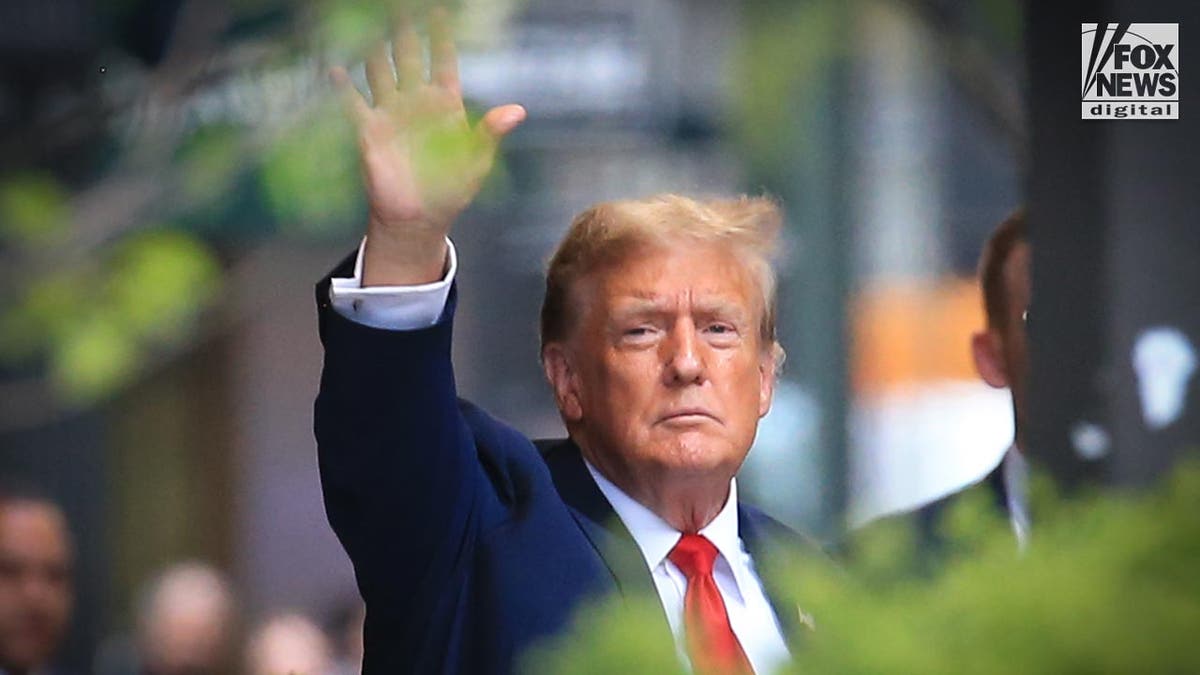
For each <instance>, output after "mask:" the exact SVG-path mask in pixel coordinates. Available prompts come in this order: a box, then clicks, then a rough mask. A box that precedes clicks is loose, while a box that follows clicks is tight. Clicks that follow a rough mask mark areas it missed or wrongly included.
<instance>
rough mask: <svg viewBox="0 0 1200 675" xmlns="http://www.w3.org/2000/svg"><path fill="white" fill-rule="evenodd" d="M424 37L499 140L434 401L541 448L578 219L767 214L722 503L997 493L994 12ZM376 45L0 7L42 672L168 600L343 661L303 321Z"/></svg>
mask: <svg viewBox="0 0 1200 675" xmlns="http://www.w3.org/2000/svg"><path fill="white" fill-rule="evenodd" d="M456 9H457V18H456V20H457V23H458V35H459V38H460V44H459V51H460V55H461V70H462V80H463V89H464V92H465V94H466V96H467V98H468V99H469V104H471V105H473V106H476V107H477V108H478V109H486V108H487V107H488V106H490V105H496V104H500V103H507V102H519V103H522V104H524V105H525V106H526V108H527V109H528V110H529V113H530V118H529V120H528V122H527V123H526V124H524V125H523V126H522V127H521V128H520V129H519V130H518V131H517V132H516V133H515V134H514V135H513V136H511V137H510V139H509V140H508V141H507V142H506V146H505V148H504V151H503V160H502V166H500V167H499V169H498V170H497V172H496V174H495V175H494V176H493V178H492V180H491V181H490V183H489V184H488V185H487V187H486V188H485V191H484V194H483V195H482V197H481V198H480V200H479V201H478V203H477V204H476V205H475V206H474V207H472V209H471V210H470V211H469V212H468V213H467V214H466V215H465V217H464V218H463V221H462V222H461V223H460V224H459V225H458V226H457V227H456V230H455V242H456V244H457V246H458V250H459V256H460V261H461V263H460V264H461V267H460V276H459V284H460V289H461V307H462V309H461V311H460V314H459V317H460V318H459V320H458V322H457V326H456V332H457V336H456V338H457V342H456V345H455V349H456V353H455V356H456V359H457V361H456V363H457V373H458V377H459V379H460V381H459V388H460V392H462V393H463V395H465V396H466V397H468V398H471V399H473V400H474V401H476V402H477V403H480V404H481V405H483V406H484V407H485V408H488V409H489V410H491V411H492V412H493V413H495V414H496V415H498V416H500V417H503V418H505V419H507V420H509V421H511V422H512V423H513V424H514V425H515V426H516V427H518V428H519V429H521V430H523V431H524V432H526V433H527V434H529V435H531V436H534V437H543V436H556V435H561V433H562V431H561V427H560V425H559V423H558V419H557V414H556V412H555V410H554V408H553V404H552V400H551V398H550V396H549V395H548V392H547V390H546V387H545V385H544V383H543V380H542V376H541V371H540V367H539V365H538V362H537V348H536V345H537V338H536V325H537V322H536V316H537V309H538V306H539V304H540V299H541V289H542V279H541V272H542V269H543V264H544V261H545V260H546V259H547V257H548V255H549V253H550V251H551V249H552V247H553V246H554V244H555V243H556V241H557V239H558V238H559V237H560V236H561V234H562V233H563V232H564V230H565V228H566V226H567V224H568V223H569V222H570V219H571V217H572V215H573V214H575V213H576V212H578V211H580V210H581V209H583V208H584V207H586V206H588V205H589V204H592V203H594V202H596V201H601V200H605V199H610V198H617V197H627V196H638V195H648V194H652V193H655V192H660V191H674V192H684V193H689V194H701V195H703V194H728V193H736V192H751V193H760V192H766V193H769V194H773V195H776V196H778V197H780V198H781V200H782V201H783V204H784V206H785V210H786V213H787V224H786V230H785V247H784V248H785V251H784V254H783V256H782V258H781V260H780V261H779V272H780V275H781V299H782V306H781V320H782V326H781V334H782V340H783V343H784V346H785V347H786V349H787V351H788V354H789V356H788V361H787V367H786V371H785V373H784V376H783V381H782V384H781V386H780V388H779V391H778V394H777V397H776V401H775V405H774V409H773V411H772V413H771V414H770V416H769V417H768V418H767V419H766V421H765V422H764V424H763V425H762V427H761V429H760V434H759V439H758V441H757V443H756V448H755V450H754V451H753V452H752V453H751V460H750V463H749V465H748V466H747V468H746V470H745V472H744V474H743V478H742V485H743V488H742V489H743V490H744V491H745V493H746V494H748V495H750V496H749V497H748V499H751V500H752V501H755V502H756V503H758V504H760V505H762V506H764V507H765V508H766V509H767V510H768V511H769V512H771V513H773V514H775V515H777V516H778V517H780V518H781V519H783V520H785V521H786V522H788V523H790V524H792V525H794V526H797V527H800V528H803V529H805V530H808V531H811V532H815V533H817V534H818V535H820V536H823V537H827V538H833V537H836V536H837V535H838V534H839V533H840V532H842V531H843V530H844V529H845V528H846V526H847V523H852V522H861V521H863V520H867V519H869V518H871V517H873V516H876V515H879V514H882V513H887V512H890V511H894V510H900V509H905V508H911V507H913V506H916V505H918V504H920V503H922V502H925V501H929V500H930V499H933V498H936V497H939V496H941V495H944V494H947V493H949V492H952V491H954V490H956V489H958V488H959V487H961V486H963V485H965V484H967V483H969V482H972V481H974V480H977V479H978V478H980V477H981V476H983V475H985V474H986V473H988V472H989V471H990V470H991V469H992V468H993V467H994V466H995V464H996V462H998V461H999V458H1000V456H1001V454H1002V453H1003V452H1004V450H1005V449H1006V448H1007V446H1008V444H1009V443H1010V441H1011V439H1012V422H1011V409H1010V403H1009V399H1008V396H1007V393H1006V392H1004V391H998V390H992V389H988V388H987V387H986V386H985V385H984V384H982V383H981V382H979V380H978V377H977V376H976V374H975V372H974V370H973V366H972V365H971V361H970V355H969V335H970V333H971V332H972V331H973V330H976V329H978V328H980V327H981V326H982V325H983V311H982V305H981V301H980V299H979V294H978V287H977V284H976V282H975V280H974V268H975V264H976V261H977V259H978V256H979V251H980V247H981V246H982V243H983V241H984V239H985V238H986V236H987V234H988V233H989V232H990V231H991V229H992V228H993V227H994V226H995V225H996V224H997V223H998V222H999V221H1000V220H1002V219H1003V217H1004V216H1005V215H1007V214H1008V213H1009V212H1011V211H1012V210H1013V209H1014V208H1016V207H1017V206H1018V205H1020V204H1021V203H1022V201H1023V194H1024V193H1025V190H1024V187H1025V180H1026V177H1027V175H1028V173H1029V171H1030V169H1031V166H1030V153H1029V151H1028V149H1029V146H1030V143H1029V140H1028V134H1027V128H1028V126H1029V125H1028V123H1027V121H1026V114H1027V109H1026V106H1025V95H1024V92H1025V91H1026V88H1027V83H1026V82H1025V81H1024V79H1023V78H1024V77H1025V76H1024V73H1025V72H1026V68H1025V53H1024V51H1023V46H1022V45H1023V34H1024V32H1025V30H1024V26H1025V25H1026V24H1025V15H1024V13H1025V10H1024V8H1023V3H1020V2H1017V1H1016V0H969V1H967V2H947V1H944V0H854V1H852V2H841V1H835V0H809V1H804V2H785V1H782V0H780V1H777V2H742V3H730V2H725V1H722V0H586V1H584V0H529V1H519V0H467V1H464V2H462V3H459V4H458V5H457V6H456ZM389 10H390V8H389V7H388V6H387V5H386V3H383V2H366V1H362V0H311V1H309V2H284V1H282V0H219V1H214V0H205V1H203V2H201V1H198V0H7V1H6V2H5V3H3V5H0V129H2V132H0V256H2V257H3V264H2V265H0V275H3V278H4V283H3V284H0V303H2V304H0V473H3V474H5V475H11V476H19V477H22V478H23V479H25V480H27V481H30V482H36V483H38V484H40V485H42V486H44V487H45V489H46V490H47V491H49V492H50V493H51V494H52V495H53V496H54V497H55V498H56V499H57V500H58V501H59V502H60V503H61V504H62V505H63V507H64V509H65V511H66V514H67V517H68V521H69V523H70V528H71V531H72V533H73V535H74V540H75V548H76V553H77V561H76V568H77V569H76V581H77V607H76V611H75V612H74V619H73V623H72V627H71V630H70V634H69V641H68V643H67V645H66V647H65V648H64V650H63V651H62V659H61V660H62V662H63V663H64V664H65V665H67V666H68V667H69V669H70V670H71V671H73V672H93V671H97V672H99V671H104V672H115V671H112V670H111V669H112V668H115V667H116V666H113V665H112V664H114V663H115V664H121V663H125V662H127V661H128V660H129V657H128V654H127V652H130V651H136V644H137V642H138V637H137V634H138V630H139V628H138V622H139V617H142V616H144V615H145V614H146V612H149V611H150V610H149V609H148V608H149V607H150V606H151V605H153V602H152V598H154V597H157V596H156V593H157V592H158V591H161V589H162V588H163V587H169V586H170V584H167V583H165V582H164V581H163V580H164V579H165V578H167V577H168V576H169V575H170V573H171V572H179V571H180V570H179V569H178V568H175V567H173V566H176V565H179V564H181V563H182V564H183V570H182V571H183V573H184V577H185V582H186V583H185V584H184V585H185V586H186V585H187V584H192V586H188V587H189V588H202V589H208V591H205V592H200V595H203V596H205V597H210V598H223V597H227V598H228V607H225V605H224V604H222V603H223V602H225V601H218V600H213V603H215V604H213V607H216V608H217V609H214V610H213V611H215V612H217V615H218V616H223V617H226V618H225V619H222V621H223V622H225V623H227V624H228V623H230V622H233V621H234V619H232V618H229V617H232V616H237V617H239V618H238V619H237V620H236V621H237V622H238V625H241V626H246V627H249V626H256V625H262V624H263V623H264V622H267V623H270V626H269V627H270V628H271V629H272V630H274V631H275V632H271V630H266V631H263V632H264V634H267V635H276V634H285V637H284V638H280V639H282V640H284V641H285V643H286V640H288V639H294V640H305V639H308V638H303V637H296V636H297V635H301V636H304V635H308V636H309V637H310V638H311V640H312V641H319V640H325V641H326V644H325V645H324V646H323V647H321V648H320V649H318V650H317V651H318V652H320V653H321V654H324V656H321V655H320V654H318V656H319V657H320V658H324V659H326V661H320V663H326V662H328V663H330V664H332V663H333V662H334V661H336V660H337V658H338V656H339V655H343V656H344V655H345V654H346V653H347V652H348V650H352V647H345V646H343V640H342V635H344V634H345V633H346V631H347V629H346V628H345V626H350V629H349V631H350V633H352V632H353V626H354V620H355V619H354V616H355V615H356V613H357V610H356V609H355V604H354V603H355V598H356V592H355V588H354V582H353V578H352V574H351V570H350V567H349V563H348V561H347V559H346V557H345V555H344V554H343V552H342V551H341V549H340V547H339V546H338V544H337V542H336V540H335V539H334V537H333V535H332V532H331V531H330V529H329V527H328V525H327V524H326V522H325V517H324V511H323V507H322V504H321V500H320V494H319V485H318V477H317V473H316V463H315V444H314V441H313V437H312V431H311V428H312V427H311V421H312V417H311V410H312V401H313V397H314V395H315V392H316V387H317V378H318V375H319V372H320V366H321V351H320V347H319V344H318V341H317V336H316V325H315V321H314V318H315V312H314V307H313V298H312V285H313V284H314V283H315V282H316V281H317V280H318V279H319V278H320V277H321V276H322V275H324V274H325V273H326V272H327V271H328V270H329V269H330V268H331V267H332V265H333V264H335V263H336V262H337V261H338V260H340V259H341V258H342V257H343V256H344V255H346V254H348V253H349V252H351V251H352V250H353V248H354V247H355V246H356V245H357V242H358V238H359V236H360V235H361V232H362V229H363V226H364V212H363V203H362V195H361V191H360V189H359V186H358V174H357V159H356V155H355V149H354V145H353V139H352V137H350V136H349V135H348V133H347V127H346V125H345V123H344V122H343V120H341V118H340V115H339V112H338V110H337V109H336V106H334V105H332V104H333V103H334V101H332V97H331V91H330V88H329V86H328V84H327V82H326V80H325V76H324V73H325V71H326V70H327V68H328V67H329V66H330V65H333V64H357V65H356V66H355V67H354V68H353V69H352V71H353V72H354V73H355V75H356V77H358V78H359V79H360V83H361V78H362V68H361V60H360V58H359V54H361V53H362V49H363V47H364V45H366V44H368V43H369V42H371V41H373V40H376V39H379V38H382V37H383V32H382V28H381V27H382V26H385V25H387V20H386V18H387V15H388V12H389ZM418 11H419V8H418ZM1075 20H1076V21H1077V19H1075ZM1077 29H1078V26H1077V25H1076V26H1075V27H1074V28H1071V31H1070V32H1068V33H1065V34H1064V36H1065V37H1064V40H1066V41H1067V42H1068V43H1069V45H1070V48H1071V49H1074V44H1075V43H1074V42H1073V40H1074V39H1075V38H1074V35H1075V33H1074V31H1075V30H1077ZM1064 49H1065V48H1064ZM1068 53H1078V52H1068ZM1071 58H1074V57H1071ZM1072 67H1073V66H1072ZM1075 120H1076V122H1075V123H1076V124H1077V123H1078V119H1077V118H1075ZM196 560H199V561H205V562H206V563H207V565H209V566H211V567H208V566H205V565H200V564H199V563H190V562H187V561H196ZM164 570H167V572H164ZM205 570H207V571H205ZM213 570H215V572H213ZM209 572H213V575H212V576H211V577H206V576H205V575H206V574H209ZM189 574H190V575H191V576H188V575H189ZM197 575H199V576H197ZM204 579H208V580H207V581H204ZM189 580H190V581H189ZM180 583H184V582H180ZM221 589H224V590H221ZM222 608H224V609H222ZM220 611H227V612H228V614H224V615H223V614H220ZM306 617H307V618H306ZM305 621H307V622H308V623H307V624H306V626H307V627H304V626H299V627H298V622H299V623H304V622H305ZM280 626H282V628H281V627H280ZM289 631H290V632H289ZM305 631H308V632H305ZM314 631H316V632H323V633H324V635H325V637H323V638H317V637H313V635H315V633H314ZM239 634H243V633H239ZM289 636H290V637H289ZM263 639H264V640H266V638H263ZM352 641H353V640H351V642H352ZM246 642H249V643H254V644H258V645H259V647H260V648H259V649H258V653H267V652H269V651H270V650H269V649H268V648H267V647H262V646H261V643H257V642H255V639H253V638H247V640H246ZM254 644H248V645H245V646H246V648H247V649H249V650H251V651H254ZM322 650H324V651H322ZM293 653H294V650H293ZM98 654H99V656H97V655H98ZM318 656H314V657H313V658H318ZM248 658H249V657H248ZM262 658H267V657H265V656H264V657H262ZM324 667H325V666H320V668H322V669H323V668H324ZM329 667H330V668H332V667H334V666H332V665H330V666H329ZM313 668H317V666H313ZM106 669H110V670H107V671H106Z"/></svg>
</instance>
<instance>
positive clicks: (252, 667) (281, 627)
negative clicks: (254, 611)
mask: <svg viewBox="0 0 1200 675" xmlns="http://www.w3.org/2000/svg"><path fill="white" fill-rule="evenodd" d="M332 672H333V660H332V652H331V649H330V645H329V638H328V637H327V636H326V635H325V633H323V632H322V631H321V629H320V627H318V626H317V624H316V623H314V622H313V621H312V620H311V619H309V618H308V617H306V616H304V615H303V614H296V613H288V614H281V615H279V616H275V617H272V618H270V619H268V620H267V621H265V622H263V624H262V625H260V626H259V627H258V628H256V629H255V630H254V631H253V632H251V634H250V638H249V640H247V642H246V673H247V675H292V674H295V675H329V674H330V673H332Z"/></svg>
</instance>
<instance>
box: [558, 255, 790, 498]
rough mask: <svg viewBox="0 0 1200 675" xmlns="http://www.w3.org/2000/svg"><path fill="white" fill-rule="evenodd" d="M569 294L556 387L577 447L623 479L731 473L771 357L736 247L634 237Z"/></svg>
mask: <svg viewBox="0 0 1200 675" xmlns="http://www.w3.org/2000/svg"><path fill="white" fill-rule="evenodd" d="M576 297H577V298H578V299H579V301H580V303H581V307H580V320H579V322H578V324H577V325H576V326H575V328H574V331H573V333H572V336H571V337H570V339H569V340H568V344H567V351H568V353H569V354H570V356H569V357H568V358H569V360H570V361H571V362H572V367H571V372H570V374H569V376H567V377H566V378H565V379H566V381H565V385H563V386H559V385H558V384H556V393H557V394H558V398H559V404H560V407H562V410H563V414H564V417H565V418H566V420H567V424H568V428H569V429H570V430H571V435H572V437H573V438H575V440H576V441H577V442H579V444H580V445H581V447H583V449H584V452H585V454H586V455H587V457H588V459H589V460H590V461H592V462H593V463H595V464H596V465H597V466H598V467H599V468H600V469H601V471H603V472H604V473H605V474H606V475H608V476H609V477H610V478H611V479H613V480H614V482H617V483H618V484H619V485H622V487H625V488H626V489H629V488H631V487H634V488H635V489H636V488H644V487H645V486H648V485H649V486H653V485H654V484H655V482H656V481H662V480H671V479H680V478H683V479H687V478H688V477H689V476H695V477H698V478H712V477H714V476H716V477H722V478H728V477H732V476H733V475H734V474H735V473H736V472H737V470H738V468H739V467H740V466H741V464H742V461H743V460H744V459H745V457H746V453H747V452H748V451H749V449H750V445H751V443H752V442H753V440H754V434H755V431H756V429H757V426H758V419H759V418H760V417H761V416H763V415H765V414H766V413H767V410H768V409H769V407H770V403H771V393H772V388H773V386H774V368H775V364H774V360H773V358H772V355H771V354H772V352H771V350H770V347H769V346H768V345H764V344H763V341H762V340H761V338H760V334H759V318H760V316H761V314H762V312H763V307H762V299H761V293H760V291H759V290H758V287H757V286H756V285H755V283H754V281H753V279H752V276H751V273H750V272H749V270H747V268H746V266H745V265H744V264H743V263H742V261H741V259H740V258H739V257H738V256H737V255H736V254H735V253H733V252H732V251H731V250H730V249H729V247H722V246H718V245H713V244H703V243H686V244H678V245H673V246H670V247H651V248H644V249H642V250H640V251H638V252H637V253H636V254H634V255H633V256H631V257H630V258H628V259H626V260H624V261H623V262H622V263H621V264H618V265H613V266H610V267H609V268H606V269H603V270H600V271H598V272H596V273H593V274H592V275H590V276H589V277H588V278H586V279H584V280H582V281H581V282H580V286H579V288H578V289H577V294H576Z"/></svg>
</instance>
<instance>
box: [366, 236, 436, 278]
mask: <svg viewBox="0 0 1200 675" xmlns="http://www.w3.org/2000/svg"><path fill="white" fill-rule="evenodd" d="M446 256H447V249H446V237H445V235H444V234H441V233H438V234H437V235H436V236H432V237H414V236H411V233H408V236H404V237H396V236H395V235H394V234H391V233H388V232H379V231H376V230H373V229H372V228H368V231H367V237H366V243H365V245H364V248H363V268H362V285H363V286H364V287H368V286H414V285H418V284H428V283H434V282H437V281H441V279H442V278H443V277H444V276H445V273H446Z"/></svg>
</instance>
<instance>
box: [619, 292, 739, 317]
mask: <svg viewBox="0 0 1200 675" xmlns="http://www.w3.org/2000/svg"><path fill="white" fill-rule="evenodd" d="M631 296H632V297H626V298H621V299H618V300H616V301H615V302H614V303H613V307H612V314H613V316H615V317H618V318H625V317H629V316H637V315H641V314H665V313H668V312H671V311H673V310H672V309H671V308H670V307H669V304H668V301H667V300H666V299H665V298H663V297H661V296H656V295H653V294H650V293H638V292H634V293H631ZM692 308H693V310H694V311H695V312H696V313H699V314H707V315H716V316H720V317H726V318H729V319H732V320H738V319H740V320H744V321H749V315H750V314H751V313H752V310H750V309H749V308H747V307H743V306H742V305H741V304H740V303H737V302H734V301H731V300H726V299H714V300H705V299H700V300H696V301H695V302H694V303H693V304H692Z"/></svg>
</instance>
